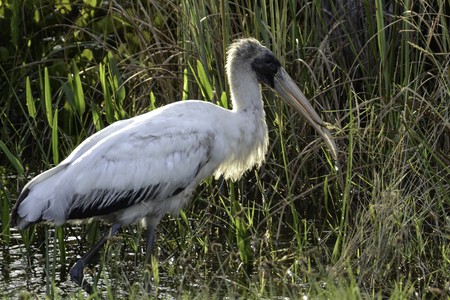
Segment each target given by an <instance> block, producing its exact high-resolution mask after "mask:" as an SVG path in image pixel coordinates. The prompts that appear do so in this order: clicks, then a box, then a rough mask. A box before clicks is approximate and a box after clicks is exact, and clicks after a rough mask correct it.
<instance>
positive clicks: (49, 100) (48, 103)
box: [44, 67, 53, 126]
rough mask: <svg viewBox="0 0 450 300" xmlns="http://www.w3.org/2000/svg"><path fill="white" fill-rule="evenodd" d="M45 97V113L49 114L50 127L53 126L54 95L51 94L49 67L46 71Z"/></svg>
mask: <svg viewBox="0 0 450 300" xmlns="http://www.w3.org/2000/svg"><path fill="white" fill-rule="evenodd" d="M44 97H45V111H46V114H47V120H48V124H49V125H50V126H53V109H52V95H51V92H50V78H49V76H48V69H47V67H46V68H45V70H44Z"/></svg>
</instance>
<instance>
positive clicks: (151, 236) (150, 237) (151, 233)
mask: <svg viewBox="0 0 450 300" xmlns="http://www.w3.org/2000/svg"><path fill="white" fill-rule="evenodd" d="M154 240H155V227H153V226H151V225H147V254H146V257H145V265H148V264H149V263H151V261H150V258H151V256H152V252H153V250H152V248H153V242H154ZM146 274H148V275H147V278H145V276H144V284H145V285H146V286H145V288H146V289H147V291H148V292H151V290H152V284H151V282H150V278H151V276H150V273H149V272H147V273H146Z"/></svg>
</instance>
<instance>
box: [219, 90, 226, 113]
mask: <svg viewBox="0 0 450 300" xmlns="http://www.w3.org/2000/svg"><path fill="white" fill-rule="evenodd" d="M220 102H221V105H222V107H223V108H226V109H228V98H227V93H226V92H225V91H223V92H222V96H220Z"/></svg>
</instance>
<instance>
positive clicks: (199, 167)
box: [13, 105, 217, 229]
mask: <svg viewBox="0 0 450 300" xmlns="http://www.w3.org/2000/svg"><path fill="white" fill-rule="evenodd" d="M191 106H193V105H191ZM168 107H169V108H170V107H171V106H168ZM173 107H175V105H173ZM179 107H181V108H183V110H182V113H180V108H179ZM188 108H189V106H188V105H185V106H182V105H178V107H175V108H173V109H158V110H157V112H156V113H153V114H152V113H149V114H145V115H141V116H139V117H136V118H133V119H130V120H127V121H122V122H119V124H118V125H116V126H114V127H111V126H110V127H108V130H107V131H106V132H104V131H103V130H102V131H100V132H99V133H97V134H95V135H94V136H92V137H91V138H89V139H88V140H86V141H85V142H83V143H82V144H81V145H80V146H79V147H78V148H77V149H75V150H74V152H73V153H72V154H71V155H70V156H69V157H68V158H67V159H66V160H64V161H63V162H62V163H61V164H60V165H59V166H57V167H55V168H53V169H51V170H49V171H47V172H44V173H43V174H41V175H39V176H37V177H36V178H34V179H33V180H32V181H31V182H30V183H29V184H27V186H26V187H25V188H24V191H23V192H22V194H21V196H20V198H19V201H18V202H17V204H16V206H15V208H14V210H13V214H15V218H14V219H15V222H14V223H15V224H17V227H18V228H20V229H24V228H27V227H29V226H31V225H32V224H34V223H37V222H40V221H49V222H53V223H55V224H57V225H61V224H63V223H64V222H65V221H66V220H68V219H78V218H89V217H94V216H100V215H105V214H109V213H111V212H113V211H116V210H118V209H123V208H127V207H130V206H132V205H134V204H136V203H138V202H141V201H144V200H145V201H148V200H152V201H153V202H154V203H157V202H160V201H163V200H165V199H167V198H169V197H171V196H174V195H176V194H178V193H180V192H182V191H183V190H184V189H185V188H186V187H187V186H188V185H189V184H191V183H193V182H194V183H195V185H197V184H198V183H199V182H200V180H201V179H204V178H206V177H208V176H211V175H212V174H213V173H214V170H215V168H216V166H213V165H212V164H208V162H209V161H210V158H211V155H212V153H213V152H214V148H215V147H216V137H217V136H216V132H215V131H214V128H213V127H212V126H211V123H214V122H211V119H208V120H207V121H204V122H202V121H201V117H200V120H199V116H193V117H191V116H190V113H189V109H188ZM162 112H164V114H163V113H162ZM109 128H112V129H109Z"/></svg>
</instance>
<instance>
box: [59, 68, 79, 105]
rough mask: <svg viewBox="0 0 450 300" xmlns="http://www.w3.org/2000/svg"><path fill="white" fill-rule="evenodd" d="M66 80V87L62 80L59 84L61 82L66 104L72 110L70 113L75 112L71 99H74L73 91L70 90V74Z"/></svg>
mask: <svg viewBox="0 0 450 300" xmlns="http://www.w3.org/2000/svg"><path fill="white" fill-rule="evenodd" d="M67 79H68V81H67V82H68V85H67V84H66V83H65V82H64V81H62V80H60V82H61V86H62V87H63V91H64V94H65V95H66V100H67V103H69V106H70V108H71V109H72V111H75V110H76V107H75V104H74V103H73V97H74V95H73V89H72V88H71V87H73V83H72V76H70V74H69V76H68V77H67Z"/></svg>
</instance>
